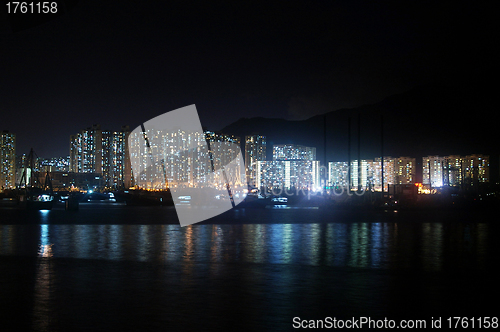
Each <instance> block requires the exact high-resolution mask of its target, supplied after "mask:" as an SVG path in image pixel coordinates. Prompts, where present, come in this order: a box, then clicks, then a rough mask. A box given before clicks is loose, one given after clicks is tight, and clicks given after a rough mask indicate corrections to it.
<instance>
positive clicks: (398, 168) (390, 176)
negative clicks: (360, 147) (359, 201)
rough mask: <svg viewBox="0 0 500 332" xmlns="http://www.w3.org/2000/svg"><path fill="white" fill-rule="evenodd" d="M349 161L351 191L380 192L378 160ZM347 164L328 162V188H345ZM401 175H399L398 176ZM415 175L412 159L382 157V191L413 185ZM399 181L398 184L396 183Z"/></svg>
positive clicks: (380, 172) (380, 180) (347, 184)
mask: <svg viewBox="0 0 500 332" xmlns="http://www.w3.org/2000/svg"><path fill="white" fill-rule="evenodd" d="M359 165H360V167H359V169H358V161H357V160H353V161H351V172H350V173H351V181H350V186H351V190H358V188H360V189H362V190H374V191H381V189H382V165H381V162H380V158H375V160H361V161H360V163H359ZM348 172H349V168H348V163H347V162H344V161H341V162H329V163H328V174H329V176H328V186H331V187H334V188H339V187H342V188H344V189H345V188H347V187H348V186H349V183H348V181H347V180H348V174H349V173H348ZM400 174H401V175H400ZM414 174H415V162H414V160H412V158H408V157H400V158H392V157H389V156H387V157H384V191H387V190H388V188H389V185H393V184H396V183H405V184H407V183H413V182H412V181H414V178H415V176H414ZM398 181H400V182H398Z"/></svg>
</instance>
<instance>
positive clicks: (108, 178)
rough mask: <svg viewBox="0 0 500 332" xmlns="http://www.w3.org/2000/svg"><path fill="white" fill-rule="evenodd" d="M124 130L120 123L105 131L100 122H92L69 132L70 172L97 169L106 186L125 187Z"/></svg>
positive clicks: (127, 169) (128, 178) (128, 174)
mask: <svg viewBox="0 0 500 332" xmlns="http://www.w3.org/2000/svg"><path fill="white" fill-rule="evenodd" d="M128 133H129V128H128V126H124V127H122V129H121V131H106V130H102V129H101V126H100V125H93V126H92V127H89V128H87V129H84V130H82V131H81V132H80V133H78V134H76V135H71V136H70V158H69V159H70V161H69V170H70V172H75V173H99V174H100V175H101V176H102V182H101V183H102V185H103V186H104V187H106V188H118V187H129V186H130V185H131V170H130V161H129V156H128V150H127V135H128Z"/></svg>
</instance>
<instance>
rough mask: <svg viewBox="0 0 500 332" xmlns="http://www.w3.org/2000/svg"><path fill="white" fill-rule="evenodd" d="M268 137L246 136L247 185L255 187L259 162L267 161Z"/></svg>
mask: <svg viewBox="0 0 500 332" xmlns="http://www.w3.org/2000/svg"><path fill="white" fill-rule="evenodd" d="M266 153H267V149H266V136H262V135H249V136H245V175H246V177H247V183H248V184H250V185H253V186H255V184H256V176H257V172H256V171H257V161H264V160H266Z"/></svg>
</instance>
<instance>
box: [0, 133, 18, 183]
mask: <svg viewBox="0 0 500 332" xmlns="http://www.w3.org/2000/svg"><path fill="white" fill-rule="evenodd" d="M15 186H16V135H15V134H13V133H9V131H7V130H4V131H2V132H0V189H7V188H15Z"/></svg>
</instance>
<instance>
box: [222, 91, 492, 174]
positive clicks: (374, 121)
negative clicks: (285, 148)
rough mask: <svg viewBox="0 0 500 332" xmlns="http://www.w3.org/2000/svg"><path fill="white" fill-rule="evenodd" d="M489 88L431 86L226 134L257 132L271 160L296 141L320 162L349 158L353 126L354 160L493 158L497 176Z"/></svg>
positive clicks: (239, 125) (235, 126)
mask: <svg viewBox="0 0 500 332" xmlns="http://www.w3.org/2000/svg"><path fill="white" fill-rule="evenodd" d="M491 99H492V97H491V95H490V94H489V93H488V90H482V89H478V88H476V89H473V88H471V87H463V86H462V87H457V86H455V87H450V86H445V87H444V86H438V85H427V86H418V87H415V88H413V89H412V90H410V91H407V92H404V93H401V94H396V95H393V96H389V97H387V98H385V99H384V100H382V101H380V102H378V103H374V104H370V105H363V106H360V107H356V108H350V109H339V110H335V111H331V112H328V113H326V114H322V115H317V116H314V117H311V118H309V119H307V120H302V121H289V120H285V119H275V118H274V119H272V118H262V117H256V118H241V119H239V120H238V121H236V122H234V123H232V124H230V125H228V126H226V127H225V128H223V129H222V130H221V131H222V132H223V133H226V134H233V135H237V136H240V137H241V140H242V148H244V138H245V136H246V135H250V134H253V133H258V134H260V135H265V136H266V138H267V146H268V147H267V159H268V160H271V159H272V146H273V145H274V144H285V143H293V144H299V145H306V146H313V147H316V156H317V159H318V160H320V161H321V162H322V163H323V162H324V161H325V135H324V133H325V128H326V160H327V161H347V160H348V144H349V143H348V123H349V118H350V123H351V130H350V132H351V142H350V145H351V159H353V160H354V159H357V158H358V119H359V128H360V131H359V138H360V143H359V146H360V149H359V155H360V157H361V158H362V159H374V158H377V157H379V156H380V155H381V118H383V122H384V124H383V128H384V130H383V138H384V139H383V142H384V143H383V154H384V155H385V156H393V157H399V156H409V157H415V158H417V163H420V162H421V158H422V157H423V156H427V155H452V154H453V155H454V154H456V155H468V154H475V153H481V154H487V155H490V170H491V171H492V176H493V175H494V174H495V175H496V173H497V170H498V159H499V158H498V154H499V144H498V135H497V123H498V121H497V119H496V117H493V116H492V115H493V114H492V113H493V112H492V111H491V109H492V105H493V103H492V100H491Z"/></svg>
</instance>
